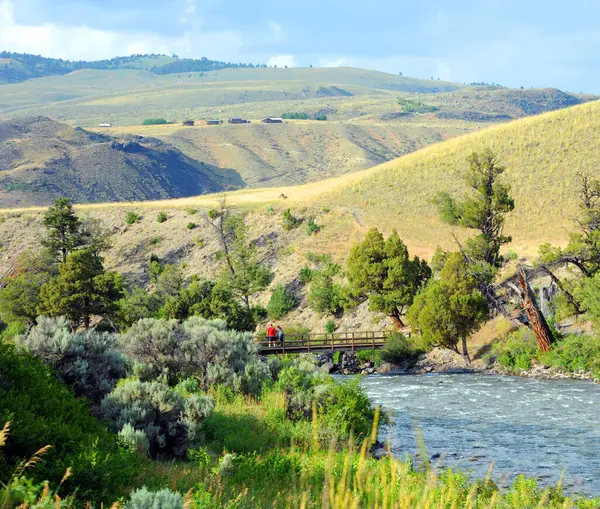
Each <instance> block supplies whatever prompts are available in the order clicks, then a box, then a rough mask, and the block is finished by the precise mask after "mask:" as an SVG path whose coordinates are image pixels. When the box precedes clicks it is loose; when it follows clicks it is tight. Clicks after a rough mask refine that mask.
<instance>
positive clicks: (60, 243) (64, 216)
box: [42, 198, 86, 262]
mask: <svg viewBox="0 0 600 509" xmlns="http://www.w3.org/2000/svg"><path fill="white" fill-rule="evenodd" d="M43 223H44V226H45V227H46V228H48V234H47V236H46V238H44V239H43V240H42V245H43V246H44V247H46V248H48V249H49V250H50V251H51V252H52V253H56V254H57V255H58V256H59V257H60V260H61V261H62V262H65V261H66V260H67V256H68V254H69V253H71V252H72V251H74V250H75V249H78V248H80V247H83V246H84V245H85V243H86V242H85V240H86V235H85V234H84V233H83V232H82V223H81V221H80V220H79V218H78V217H77V215H76V214H75V211H74V210H73V205H72V203H71V200H69V199H68V198H57V199H56V201H55V202H54V205H52V207H50V208H49V209H48V210H47V211H46V213H45V214H44V221H43Z"/></svg>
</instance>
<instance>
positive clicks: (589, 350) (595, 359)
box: [538, 334, 600, 378]
mask: <svg viewBox="0 0 600 509" xmlns="http://www.w3.org/2000/svg"><path fill="white" fill-rule="evenodd" d="M538 358H539V361H540V362H541V363H543V364H548V365H550V366H555V367H557V368H559V369H561V370H563V371H567V372H570V373H573V372H576V371H586V372H591V373H592V375H593V376H594V377H597V378H600V337H598V336H585V335H582V334H571V335H569V336H566V337H565V338H563V339H561V340H559V341H557V342H556V343H554V344H553V345H552V349H551V350H550V351H549V352H545V353H542V352H539V353H538Z"/></svg>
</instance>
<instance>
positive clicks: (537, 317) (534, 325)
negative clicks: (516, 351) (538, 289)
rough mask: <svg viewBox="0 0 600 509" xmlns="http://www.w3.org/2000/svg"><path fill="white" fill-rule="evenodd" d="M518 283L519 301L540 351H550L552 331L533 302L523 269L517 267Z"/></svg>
mask: <svg viewBox="0 0 600 509" xmlns="http://www.w3.org/2000/svg"><path fill="white" fill-rule="evenodd" d="M519 283H520V285H521V299H522V300H523V308H524V309H525V313H526V314H527V318H529V323H530V325H531V329H532V330H533V333H534V334H535V338H536V339H537V342H538V345H539V347H540V350H541V351H542V352H547V351H549V350H550V346H551V345H552V342H553V341H554V338H553V337H552V331H551V330H550V327H549V326H548V322H546V319H545V318H544V315H543V314H542V312H541V311H540V310H539V308H538V306H537V304H536V302H535V297H534V295H533V291H532V290H531V287H530V286H529V283H528V282H527V277H526V276H525V271H524V270H523V267H519Z"/></svg>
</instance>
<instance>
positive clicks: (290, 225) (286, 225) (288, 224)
mask: <svg viewBox="0 0 600 509" xmlns="http://www.w3.org/2000/svg"><path fill="white" fill-rule="evenodd" d="M301 222H302V221H300V219H298V218H297V217H294V215H293V214H292V211H291V210H290V209H286V210H285V211H284V213H283V220H282V226H283V229H284V230H286V231H289V230H293V229H294V228H298V226H300V223H301Z"/></svg>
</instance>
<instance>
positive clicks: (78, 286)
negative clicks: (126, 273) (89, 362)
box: [38, 249, 123, 329]
mask: <svg viewBox="0 0 600 509" xmlns="http://www.w3.org/2000/svg"><path fill="white" fill-rule="evenodd" d="M122 293H123V278H122V277H121V275H120V274H118V273H116V272H106V271H105V270H104V266H103V265H102V258H100V257H99V256H97V255H95V254H94V253H92V252H91V251H89V250H86V249H80V250H77V251H74V252H72V253H71V254H69V255H68V256H67V259H66V261H65V262H64V263H62V264H61V265H60V267H59V275H58V276H56V277H55V278H53V279H51V280H50V281H48V282H47V283H45V284H44V285H43V286H42V288H41V292H40V303H39V305H38V312H39V314H41V315H45V316H66V317H67V318H68V319H69V320H70V321H71V323H72V325H73V328H74V329H76V328H77V327H79V325H81V324H83V325H84V326H85V328H86V329H88V328H89V326H90V318H91V317H92V316H94V315H108V314H110V313H112V312H113V311H115V310H116V308H117V301H118V300H119V298H120V297H121V296H122Z"/></svg>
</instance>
